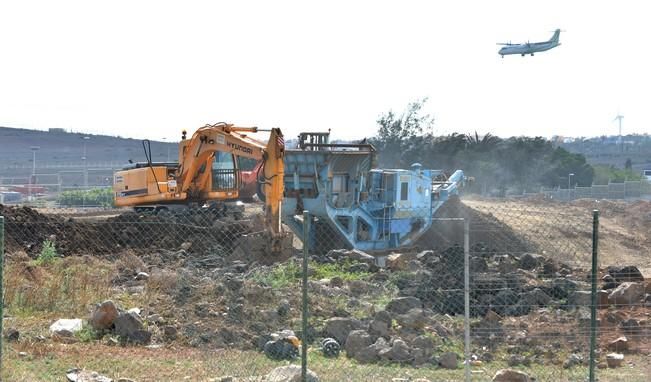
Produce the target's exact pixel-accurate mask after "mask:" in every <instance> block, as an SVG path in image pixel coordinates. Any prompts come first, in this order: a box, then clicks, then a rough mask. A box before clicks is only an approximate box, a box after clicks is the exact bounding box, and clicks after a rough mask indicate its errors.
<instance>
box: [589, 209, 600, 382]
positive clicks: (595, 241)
mask: <svg viewBox="0 0 651 382" xmlns="http://www.w3.org/2000/svg"><path fill="white" fill-rule="evenodd" d="M598 253H599V211H598V210H594V211H592V273H591V276H590V278H591V284H592V292H591V297H592V304H591V311H590V382H594V381H595V374H594V372H595V363H596V360H595V347H596V346H597V255H598Z"/></svg>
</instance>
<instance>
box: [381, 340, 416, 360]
mask: <svg viewBox="0 0 651 382" xmlns="http://www.w3.org/2000/svg"><path fill="white" fill-rule="evenodd" d="M378 355H379V357H380V358H381V359H384V360H387V361H393V362H406V361H409V360H410V359H411V349H410V348H409V345H407V343H406V342H405V341H403V340H402V339H400V338H396V339H394V340H393V344H392V345H391V347H390V348H385V349H383V350H380V352H379V353H378Z"/></svg>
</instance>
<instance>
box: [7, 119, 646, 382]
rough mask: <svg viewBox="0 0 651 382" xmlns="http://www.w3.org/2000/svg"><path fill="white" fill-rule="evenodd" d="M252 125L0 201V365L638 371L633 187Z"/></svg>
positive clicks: (299, 372)
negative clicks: (588, 184) (54, 199)
mask: <svg viewBox="0 0 651 382" xmlns="http://www.w3.org/2000/svg"><path fill="white" fill-rule="evenodd" d="M259 132H262V130H261V129H258V128H255V127H237V126H235V125H231V124H225V123H218V124H212V125H206V126H204V127H202V128H200V129H198V130H196V131H195V132H191V133H189V134H188V133H186V132H185V131H184V132H183V136H182V140H181V142H180V143H179V145H178V157H177V158H174V157H175V156H176V154H177V153H176V152H173V153H172V158H171V159H170V158H168V160H164V161H156V160H154V159H153V155H152V150H151V146H150V145H151V143H149V142H148V141H145V142H144V143H143V150H144V154H145V155H144V157H145V159H146V160H145V161H141V162H132V163H128V164H126V165H125V166H124V167H123V168H120V169H116V170H115V171H114V173H113V178H112V186H111V187H112V188H111V195H112V197H111V198H112V203H111V205H110V206H103V207H100V206H92V207H89V206H79V205H68V206H64V205H60V204H54V203H51V202H48V201H46V200H45V199H46V198H44V199H43V201H42V202H40V203H39V202H38V200H31V201H32V203H27V204H26V203H14V204H4V205H0V216H1V217H3V220H2V224H3V233H4V235H3V237H2V240H1V242H2V245H3V247H4V253H5V255H4V280H3V281H4V290H3V292H4V320H3V341H4V342H3V348H2V350H3V354H2V357H3V369H2V378H3V380H7V381H60V380H66V378H67V380H69V381H78V382H82V381H123V382H126V381H172V380H174V381H177V380H178V381H182V380H190V381H223V382H227V381H240V382H243V381H300V380H307V381H405V382H407V381H421V382H424V381H462V380H466V381H468V380H472V381H498V382H499V381H534V380H535V381H584V380H587V379H589V378H594V377H595V376H596V377H597V378H598V380H600V381H627V382H632V381H647V380H648V379H649V375H651V366H650V365H651V362H649V361H650V360H651V358H649V357H651V316H650V315H651V281H650V280H649V276H650V275H651V257H649V254H650V253H651V235H649V232H651V202H649V201H645V200H642V198H628V199H626V200H609V199H595V198H579V199H576V200H571V201H567V200H558V199H559V198H554V197H550V196H549V195H546V194H544V193H540V194H532V195H525V196H518V197H508V196H507V197H499V198H496V197H489V196H485V195H481V194H478V193H475V192H472V187H473V182H475V179H474V176H475V174H472V173H467V172H465V171H464V169H444V170H443V169H428V168H426V167H424V166H423V165H421V164H419V163H413V164H411V165H410V166H408V167H407V168H388V167H380V165H379V164H378V162H379V161H378V155H379V156H381V155H382V152H378V150H377V148H376V147H375V146H374V145H373V144H370V143H367V142H348V143H333V142H332V140H331V137H330V133H325V132H324V133H314V132H313V133H302V134H300V135H299V137H298V140H297V141H295V142H292V144H291V145H290V144H288V143H287V142H286V141H285V138H284V136H283V134H282V132H281V131H280V130H279V129H271V130H270V131H267V132H265V134H267V135H268V139H260V138H258V137H259V136H260V134H259ZM168 157H169V155H168ZM240 158H248V159H250V160H251V161H253V162H254V165H253V166H251V168H253V170H250V171H248V175H246V176H244V175H243V174H242V173H243V172H244V170H243V169H241V168H240V160H239V159H240ZM247 170H248V169H247ZM572 175H573V174H572Z"/></svg>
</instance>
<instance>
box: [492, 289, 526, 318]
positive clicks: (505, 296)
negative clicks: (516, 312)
mask: <svg viewBox="0 0 651 382" xmlns="http://www.w3.org/2000/svg"><path fill="white" fill-rule="evenodd" d="M519 299H520V297H519V296H518V295H517V293H515V292H513V291H512V290H510V289H506V290H501V291H499V292H497V294H496V295H495V297H493V300H492V301H491V308H492V309H493V310H494V311H495V312H496V313H497V314H505V313H506V311H507V309H508V307H510V306H512V305H515V304H517V302H518V300H519Z"/></svg>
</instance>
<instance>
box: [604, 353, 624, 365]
mask: <svg viewBox="0 0 651 382" xmlns="http://www.w3.org/2000/svg"><path fill="white" fill-rule="evenodd" d="M606 363H607V364H608V367H610V368H615V367H620V366H622V363H624V354H621V353H610V354H607V355H606Z"/></svg>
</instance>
